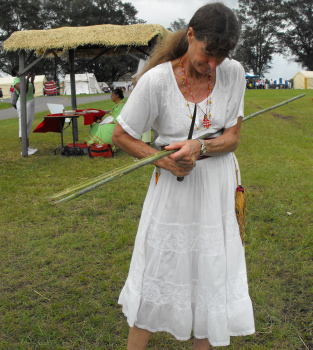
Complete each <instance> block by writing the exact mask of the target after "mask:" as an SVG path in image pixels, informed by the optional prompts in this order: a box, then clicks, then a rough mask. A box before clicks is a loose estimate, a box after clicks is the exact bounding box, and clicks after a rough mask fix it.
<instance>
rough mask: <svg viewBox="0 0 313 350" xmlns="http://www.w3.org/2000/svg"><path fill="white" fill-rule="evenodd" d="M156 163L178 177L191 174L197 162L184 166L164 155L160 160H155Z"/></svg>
mask: <svg viewBox="0 0 313 350" xmlns="http://www.w3.org/2000/svg"><path fill="white" fill-rule="evenodd" d="M154 164H155V165H157V166H159V167H160V168H163V169H165V170H168V171H170V172H171V173H172V174H173V175H175V176H177V177H184V176H187V175H189V174H190V172H191V171H192V169H193V168H194V167H195V166H196V164H195V163H194V164H192V165H186V166H184V167H182V166H180V165H178V164H177V162H176V161H174V160H172V159H171V158H170V157H164V158H162V159H160V160H159V161H158V162H155V163H154Z"/></svg>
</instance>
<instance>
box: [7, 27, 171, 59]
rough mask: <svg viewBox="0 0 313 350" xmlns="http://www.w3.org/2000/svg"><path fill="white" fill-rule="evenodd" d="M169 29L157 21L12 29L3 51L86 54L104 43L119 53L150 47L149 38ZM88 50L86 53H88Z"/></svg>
mask: <svg viewBox="0 0 313 350" xmlns="http://www.w3.org/2000/svg"><path fill="white" fill-rule="evenodd" d="M168 33H170V32H169V31H168V30H167V29H165V28H164V27H163V26H161V25H159V24H134V25H125V26H122V25H112V24H102V25H95V26H89V27H62V28H56V29H47V30H27V31H26V30H25V31H20V32H14V33H12V34H11V36H10V37H9V38H8V39H7V40H6V41H5V42H4V43H3V48H4V50H6V51H18V50H21V49H24V50H35V52H36V54H37V55H42V54H44V53H45V52H46V51H48V50H56V51H58V52H59V53H60V52H62V51H63V52H65V51H67V50H69V49H76V53H75V56H76V57H77V56H79V53H80V56H87V55H86V51H89V50H92V51H93V52H92V53H90V55H94V54H97V51H99V52H100V51H101V50H103V48H104V47H107V48H109V49H111V50H109V52H107V53H106V54H119V53H122V49H123V50H124V53H125V49H126V50H129V51H130V50H132V49H133V48H137V49H143V50H149V48H150V46H151V40H153V39H154V38H155V39H157V40H160V39H162V38H163V37H164V36H165V35H167V34H168ZM90 55H89V54H88V56H90Z"/></svg>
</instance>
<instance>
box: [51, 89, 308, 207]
mask: <svg viewBox="0 0 313 350" xmlns="http://www.w3.org/2000/svg"><path fill="white" fill-rule="evenodd" d="M304 96H305V94H301V95H298V96H296V97H293V98H291V99H289V100H286V101H283V102H281V103H279V104H277V105H274V106H271V107H268V108H265V109H262V110H261V111H258V112H255V113H253V114H250V115H248V116H246V117H245V118H243V119H242V121H243V122H244V121H246V120H249V119H251V118H253V117H256V116H257V115H260V114H262V113H265V112H268V111H270V110H273V109H275V108H278V107H280V106H283V105H285V104H287V103H289V102H292V101H294V100H296V99H298V98H301V97H304ZM212 135H213V134H211V133H207V134H204V135H202V136H199V137H197V138H196V139H205V138H208V137H210V136H212ZM177 151H178V150H171V151H166V150H165V151H161V152H157V153H154V154H153V155H151V156H149V157H146V158H143V159H140V160H139V161H138V162H136V163H135V164H131V165H125V166H123V167H121V168H118V169H115V170H113V171H110V172H108V173H105V174H102V175H99V176H97V177H95V178H93V179H90V180H88V181H85V182H84V183H81V184H78V185H75V186H72V187H69V188H67V189H66V190H64V191H61V192H59V193H57V194H55V195H53V196H51V197H50V199H57V198H59V197H62V196H64V195H67V194H69V193H72V192H74V191H78V192H76V193H73V194H71V195H69V196H67V197H65V198H63V199H60V200H58V201H56V202H54V204H58V203H62V202H64V203H65V202H68V201H70V200H72V199H75V198H77V197H80V196H82V195H83V194H85V193H88V192H90V191H92V190H94V189H96V188H98V187H100V186H103V185H105V184H107V183H108V182H111V181H113V180H116V179H118V178H120V177H122V176H124V175H126V174H128V173H130V172H132V171H134V170H137V169H140V168H142V167H144V166H145V165H147V164H151V163H153V162H155V161H156V160H159V159H162V158H164V157H166V156H169V155H170V154H172V153H174V152H177Z"/></svg>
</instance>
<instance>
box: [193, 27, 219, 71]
mask: <svg viewBox="0 0 313 350" xmlns="http://www.w3.org/2000/svg"><path fill="white" fill-rule="evenodd" d="M187 38H188V42H189V47H188V54H189V58H190V61H191V63H192V65H193V67H194V68H195V69H196V70H197V71H198V72H199V73H200V74H208V73H209V71H214V70H215V69H216V67H217V66H219V65H220V64H221V63H222V62H223V61H224V59H225V57H218V56H213V55H210V53H209V52H207V51H206V44H205V42H203V41H199V40H197V39H196V38H195V36H194V33H193V29H192V28H189V30H188V33H187Z"/></svg>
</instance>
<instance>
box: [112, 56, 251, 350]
mask: <svg viewBox="0 0 313 350" xmlns="http://www.w3.org/2000/svg"><path fill="white" fill-rule="evenodd" d="M244 91H245V76H244V70H243V68H242V66H241V65H240V64H239V63H238V62H237V61H235V60H228V59H226V60H225V61H224V62H223V63H222V64H221V65H220V66H218V68H217V73H216V84H215V87H214V90H213V93H212V109H211V114H212V118H211V123H212V126H211V127H210V132H212V133H213V132H216V131H218V130H220V129H222V128H229V127H232V126H234V125H235V124H236V123H237V118H238V117H243V97H244ZM200 107H201V109H202V111H203V112H205V111H206V101H205V100H204V101H202V103H200ZM190 108H191V110H192V111H193V108H194V104H192V103H190ZM202 111H201V110H200V109H199V108H198V110H197V120H196V127H195V132H194V137H197V136H198V135H200V134H201V133H206V132H207V131H203V130H201V129H204V128H203V125H202V123H201V121H202V119H203V115H204V114H203V112H202ZM118 122H119V123H120V124H121V126H122V127H123V128H124V129H125V130H126V131H127V132H128V133H129V134H130V135H132V136H133V137H135V138H137V139H140V135H141V134H142V133H143V132H145V131H147V130H148V129H149V128H150V127H152V128H153V129H155V130H157V131H158V133H159V137H158V139H157V145H159V146H160V145H166V144H169V143H171V142H174V141H179V140H185V139H186V138H187V135H188V132H189V128H190V123H191V119H190V112H189V110H188V107H187V104H186V101H185V98H184V97H183V95H182V94H181V92H180V90H179V88H178V86H177V83H176V80H175V77H174V73H173V70H172V65H171V63H169V62H168V63H164V64H161V65H159V66H157V67H155V68H154V69H152V70H150V71H149V72H147V73H146V74H145V75H144V76H143V77H141V79H140V80H139V82H138V84H137V86H136V88H135V89H134V91H133V92H132V94H131V95H130V97H129V99H128V102H127V103H126V105H125V107H124V109H123V110H122V112H121V114H120V116H119V117H118ZM197 127H198V128H199V129H197ZM234 160H235V156H234V154H233V153H228V154H225V155H223V156H218V157H211V158H207V159H204V160H201V161H197V165H196V167H195V168H194V170H193V171H192V172H191V174H190V175H189V176H186V177H185V178H184V181H183V182H178V181H177V179H176V176H173V175H172V174H171V173H170V172H168V171H166V170H163V169H161V175H160V178H159V181H158V183H157V184H156V183H155V177H154V174H153V176H152V179H151V183H150V187H149V190H148V193H147V196H146V199H145V202H144V206H143V210H142V215H141V220H140V224H139V228H138V232H137V236H136V241H135V247H134V252H133V256H132V260H131V265H130V270H129V275H128V278H127V280H126V283H125V286H124V288H123V290H122V292H121V294H120V298H119V301H118V302H119V304H121V305H122V306H123V312H124V314H125V315H126V317H127V320H128V324H129V326H131V327H132V326H134V325H136V326H138V327H140V328H144V329H147V330H149V331H152V332H156V331H166V332H169V333H171V334H173V335H174V336H175V337H176V338H177V339H179V340H187V339H189V338H190V336H191V333H192V331H193V334H194V336H195V337H196V338H199V339H201V338H208V339H209V342H210V343H211V345H213V346H226V345H229V343H230V336H236V335H247V334H252V333H254V320H253V310H252V304H251V300H250V297H249V293H248V285H247V273H246V265H245V257H244V247H243V246H242V244H241V240H240V235H239V229H238V224H237V221H236V216H235V210H234V208H235V204H234V197H235V188H236V175H235V165H234ZM235 161H236V160H235Z"/></svg>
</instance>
